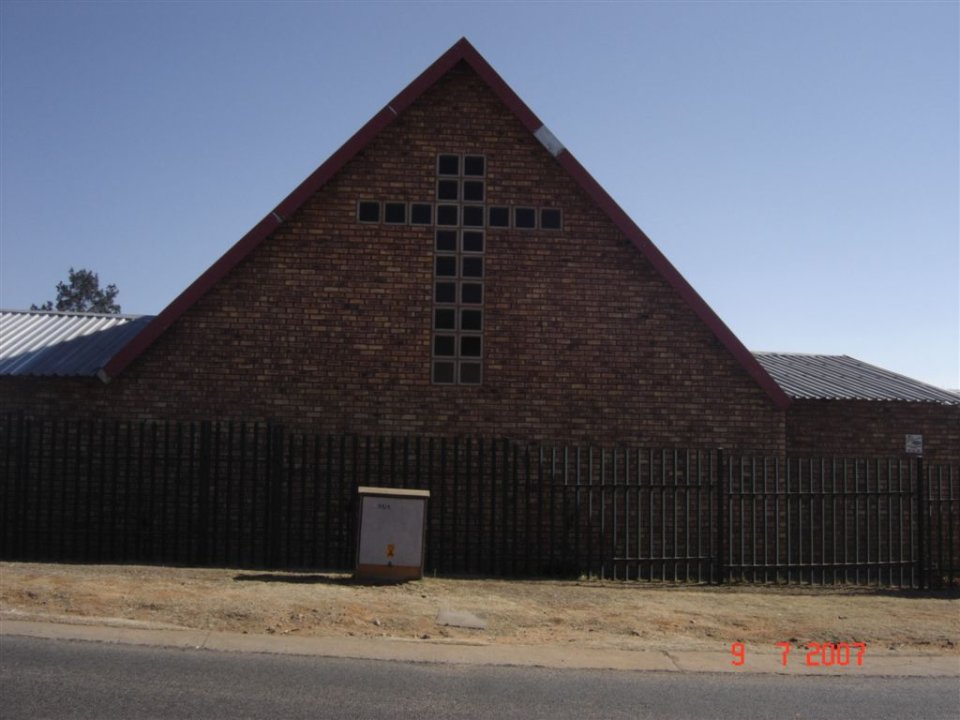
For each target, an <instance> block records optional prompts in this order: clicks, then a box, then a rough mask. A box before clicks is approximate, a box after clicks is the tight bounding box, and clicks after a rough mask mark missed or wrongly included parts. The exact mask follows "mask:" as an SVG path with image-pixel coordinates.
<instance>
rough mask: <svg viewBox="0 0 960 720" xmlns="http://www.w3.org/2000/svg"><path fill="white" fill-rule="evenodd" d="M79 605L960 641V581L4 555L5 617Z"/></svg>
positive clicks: (526, 626)
mask: <svg viewBox="0 0 960 720" xmlns="http://www.w3.org/2000/svg"><path fill="white" fill-rule="evenodd" d="M440 610H456V611H466V612H470V613H474V614H475V615H477V616H479V617H481V618H483V619H484V620H486V622H487V627H486V629H484V630H471V629H466V628H457V627H446V626H440V625H438V624H437V622H436V620H437V613H438V612H439V611H440ZM78 616H80V617H98V618H123V619H127V620H137V621H146V622H151V623H164V624H169V625H176V626H180V627H188V628H197V629H209V630H224V631H232V632H242V633H260V634H262V633H276V634H283V633H297V634H300V635H307V636H358V637H395V638H407V639H412V638H419V639H423V640H432V641H438V640H443V639H446V640H448V641H455V642H477V643H502V644H522V645H536V644H545V643H549V644H554V645H557V644H566V643H575V644H577V645H580V646H585V647H595V648H604V647H606V648H617V649H623V650H649V649H661V650H668V651H669V650H671V649H675V650H681V649H683V650H706V649H709V650H723V651H729V648H730V644H731V643H733V642H743V643H745V644H747V645H748V646H753V647H756V648H758V649H759V648H761V647H766V648H769V649H770V650H771V651H772V650H774V649H775V648H774V647H773V645H774V643H776V642H781V641H788V642H790V643H791V644H793V645H795V646H797V647H803V646H805V645H806V643H807V642H865V643H867V646H868V648H869V651H870V652H871V654H873V653H883V654H890V653H904V654H941V655H944V654H947V655H960V596H958V594H957V593H956V592H954V593H952V594H949V595H946V594H937V593H926V594H923V593H919V592H915V591H891V590H864V589H845V588H840V589H838V588H795V587H791V588H784V587H752V586H724V587H702V586H701V587H691V586H654V585H646V584H636V583H614V582H601V581H590V580H583V581H507V580H486V579H483V580H462V579H436V578H426V579H424V580H420V581H416V582H409V583H405V584H402V585H386V586H371V585H361V584H357V583H354V582H353V581H352V580H351V578H350V576H349V575H340V574H307V573H280V572H258V571H250V570H229V569H196V568H173V567H144V566H129V565H128V566H110V565H105V566H90V565H54V564H34V563H10V562H5V563H0V621H2V620H3V619H4V618H8V619H12V618H17V619H36V618H40V619H47V620H53V621H61V622H63V621H71V620H75V619H76V618H77V617H78Z"/></svg>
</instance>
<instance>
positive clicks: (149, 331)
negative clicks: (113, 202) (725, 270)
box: [100, 38, 790, 409]
mask: <svg viewBox="0 0 960 720" xmlns="http://www.w3.org/2000/svg"><path fill="white" fill-rule="evenodd" d="M461 61H463V62H466V63H467V64H468V65H469V66H470V67H471V69H472V70H473V71H474V72H475V73H476V74H477V75H478V76H479V77H480V78H481V79H482V80H483V81H484V82H485V83H486V84H487V85H488V86H489V87H490V89H491V90H493V92H494V93H496V95H497V97H499V98H500V100H501V102H503V104H504V105H506V106H507V108H509V110H510V111H511V112H512V113H513V114H514V115H515V116H516V117H517V119H518V120H520V122H521V123H522V124H523V126H524V127H526V128H527V130H529V131H530V133H531V134H536V133H537V132H538V131H540V130H541V129H543V128H544V125H543V123H542V122H541V121H540V119H539V118H538V117H537V116H536V115H535V114H534V113H533V111H532V110H530V108H529V107H527V105H526V104H525V103H524V102H523V100H521V99H520V97H519V96H518V95H517V94H516V93H515V92H514V91H513V90H512V89H511V88H510V86H509V85H507V83H506V82H504V80H503V78H502V77H500V75H499V74H497V71H496V70H494V69H493V68H492V67H491V66H490V64H489V63H488V62H487V61H486V60H485V59H484V58H483V57H482V56H481V55H480V53H479V52H477V50H476V48H474V47H473V45H471V44H470V43H469V42H468V41H467V39H466V38H461V39H460V40H459V41H458V42H457V43H456V44H455V45H454V46H453V47H451V48H450V49H449V50H447V52H445V53H444V54H443V55H442V56H440V58H439V59H437V61H436V62H434V63H433V64H432V65H431V66H430V67H428V68H427V69H426V70H425V71H424V72H423V73H421V74H420V76H419V77H417V78H416V79H415V80H414V81H413V82H412V83H410V84H409V85H408V86H407V87H406V88H404V90H403V91H402V92H400V94H399V95H397V96H396V97H395V98H393V100H391V101H390V102H389V103H388V104H387V106H386V107H385V108H383V109H382V110H381V111H380V112H378V113H377V114H376V115H374V116H373V118H371V119H370V120H369V121H368V122H367V124H366V125H364V126H363V127H362V128H360V130H359V131H357V133H356V134H355V135H354V136H353V137H351V138H350V139H349V140H348V141H347V142H346V143H345V144H344V145H343V146H342V147H341V148H340V149H339V150H337V151H336V152H335V153H334V154H333V155H331V156H330V157H329V158H328V159H327V161H326V162H325V163H323V165H321V166H320V167H319V168H317V169H316V170H315V171H314V172H313V174H311V175H310V176H309V177H308V178H307V179H306V180H304V181H303V182H302V183H301V184H300V185H299V186H298V187H297V188H296V189H295V190H294V191H293V192H292V193H290V194H289V195H288V196H287V197H286V198H285V199H284V200H283V202H281V203H280V204H279V205H278V206H277V207H276V209H275V210H273V211H272V212H271V213H270V214H269V215H267V216H266V217H265V218H264V219H263V220H261V221H260V222H259V223H257V225H256V226H254V228H253V229H252V230H250V232H248V233H247V234H246V235H244V236H243V237H242V238H241V239H240V241H239V242H237V243H236V244H235V245H234V246H233V247H231V248H230V249H229V250H228V251H227V252H226V253H225V254H224V255H223V256H222V257H221V258H220V259H219V260H217V262H215V263H214V264H213V265H211V266H210V268H209V269H207V271H206V272H205V273H203V274H202V275H201V276H200V277H199V278H197V279H196V280H195V281H194V282H193V283H192V284H191V285H190V286H189V287H188V288H187V289H186V290H184V291H183V292H182V293H180V295H179V296H178V297H177V298H176V299H175V300H174V301H173V302H172V303H170V304H169V305H168V306H167V307H166V308H165V309H164V310H163V311H162V312H161V313H160V314H159V315H157V316H156V317H155V318H154V319H153V321H152V322H151V323H150V324H149V325H147V326H146V327H145V328H144V329H143V330H142V331H141V332H140V333H139V334H138V335H137V336H136V337H135V338H133V340H131V341H130V343H128V344H127V345H126V346H125V347H123V349H121V350H120V351H119V352H118V353H117V354H116V355H114V356H113V357H112V358H111V359H110V361H109V362H108V363H107V364H106V365H105V366H104V368H103V369H102V370H101V371H100V378H101V379H102V380H103V381H104V382H109V381H110V380H111V379H112V378H114V377H116V376H117V375H119V374H120V373H121V372H123V370H124V369H125V368H126V367H127V366H128V365H130V363H132V362H133V361H134V360H136V359H137V358H138V357H139V356H140V355H141V354H142V353H143V352H144V351H146V349H147V348H148V347H150V346H151V345H152V344H153V343H154V342H155V341H156V339H157V338H158V337H159V336H160V335H161V334H162V333H163V332H164V330H166V329H167V328H168V327H169V326H170V325H171V324H173V322H174V321H175V320H177V318H179V317H180V316H181V315H183V313H185V312H186V311H187V310H188V309H189V308H190V307H192V306H193V304H194V303H196V302H197V301H198V300H199V299H200V298H201V297H203V296H204V295H205V294H206V293H207V292H208V291H209V290H210V288H212V287H213V286H214V285H215V284H216V283H217V282H218V281H219V280H220V279H221V278H223V277H224V276H225V275H226V274H227V273H229V272H230V271H231V270H232V269H233V268H234V267H236V266H237V265H238V264H239V263H240V262H241V261H242V260H243V259H244V258H245V257H247V255H249V254H250V253H251V252H253V250H254V249H255V248H256V247H257V246H258V245H260V243H262V242H263V241H264V240H266V239H267V238H268V237H269V236H270V234H271V233H272V232H273V231H274V230H276V229H277V228H278V227H279V226H280V225H281V224H282V222H283V220H284V219H285V218H288V217H290V216H291V215H292V214H293V213H294V212H296V211H297V209H299V208H300V206H301V205H303V203H305V202H306V201H307V199H308V198H310V197H311V196H312V195H313V194H314V193H316V192H317V191H318V190H319V189H320V188H322V187H323V186H324V185H325V184H326V183H327V182H329V180H330V179H331V178H333V176H334V175H336V174H337V173H338V172H339V171H340V170H341V169H342V168H343V167H344V166H345V165H346V164H347V163H348V162H349V161H350V160H351V159H353V157H354V156H356V155H357V153H359V152H360V151H361V150H363V149H364V148H365V147H366V146H367V144H368V143H370V142H371V141H372V140H373V139H374V138H375V137H376V136H377V135H378V134H379V133H380V132H381V131H382V130H383V129H384V128H386V127H387V126H388V125H390V123H392V122H393V121H394V120H395V119H396V118H397V116H398V115H400V114H401V113H402V112H403V111H404V110H406V109H407V108H408V107H409V106H410V105H411V104H412V103H413V102H415V101H416V100H417V98H419V97H420V96H421V95H422V94H423V93H424V92H426V91H427V90H428V89H429V88H430V87H431V86H433V84H434V83H436V82H437V81H438V80H439V79H440V78H441V77H443V76H444V75H445V74H446V73H447V72H449V71H450V70H451V69H452V68H453V67H454V66H455V65H456V64H457V63H458V62H461ZM555 158H556V160H557V162H558V163H559V164H560V166H561V167H563V168H564V169H565V170H566V171H567V172H568V173H569V174H570V176H571V177H572V178H573V179H574V180H575V181H576V182H577V184H578V185H579V186H580V187H581V188H582V189H583V191H584V192H585V193H586V194H587V196H588V197H590V199H591V200H593V202H594V203H596V204H597V206H598V207H600V209H601V210H603V211H604V212H605V213H606V214H607V216H608V217H609V218H610V219H611V221H612V222H613V223H614V224H615V225H616V226H617V228H618V229H619V230H620V232H622V233H623V234H624V235H625V236H626V237H628V238H629V239H630V241H631V242H632V243H633V244H634V246H636V248H637V249H638V250H639V251H640V252H641V253H642V254H643V256H644V257H645V258H646V259H647V260H648V261H649V262H650V264H651V265H653V267H654V268H655V269H656V270H657V272H659V273H660V275H661V276H662V277H663V278H664V279H665V280H666V281H667V282H668V283H669V284H670V285H671V286H672V287H673V288H674V289H675V290H676V291H677V292H678V293H679V294H680V297H681V298H683V300H684V301H685V302H686V303H687V304H688V305H689V306H690V308H691V309H692V310H693V311H694V312H695V313H696V314H697V316H698V317H699V318H700V319H701V320H702V321H703V322H704V323H705V324H706V325H707V327H708V328H710V330H711V331H712V332H713V334H714V335H716V337H717V338H718V339H719V340H720V342H721V343H722V344H723V345H724V347H726V348H727V350H729V351H730V352H731V353H732V354H733V356H734V357H735V358H736V359H737V360H738V361H739V363H740V364H741V365H742V366H743V368H744V369H745V370H746V371H747V373H748V374H749V375H750V376H751V377H752V378H753V379H754V380H755V381H756V382H757V383H758V384H759V385H760V387H762V388H763V389H764V390H765V391H766V393H767V394H768V395H769V396H770V398H771V400H773V402H774V404H775V405H776V406H777V407H779V408H781V409H782V408H786V407H787V406H788V405H789V404H790V398H789V397H788V396H787V395H786V394H785V393H784V392H783V390H782V389H781V388H780V386H779V385H777V384H776V382H774V380H773V378H772V377H770V375H769V374H768V373H767V371H766V370H764V369H763V367H762V366H761V365H760V363H759V362H757V360H756V358H754V356H753V355H752V354H751V353H750V351H749V350H747V349H746V348H745V347H744V346H743V343H741V342H740V341H739V340H738V339H737V337H736V336H735V335H734V334H733V332H731V330H730V328H728V327H727V326H726V325H725V324H724V322H723V321H722V320H721V319H720V318H719V317H718V316H717V314H716V313H715V312H713V310H712V309H711V308H710V306H709V305H707V303H706V302H704V300H703V298H701V297H700V295H699V294H697V292H696V291H695V290H694V289H693V287H692V286H691V285H690V283H688V282H687V281H686V280H685V279H684V278H683V276H682V275H681V274H680V273H679V272H678V271H677V269H676V268H675V267H674V266H673V265H672V264H671V263H670V261H669V260H667V258H666V257H665V256H664V255H663V253H661V252H660V251H659V250H658V249H657V247H656V246H655V245H654V244H653V242H652V241H651V240H650V238H648V237H647V235H646V233H644V232H643V230H641V229H640V228H639V227H638V226H637V225H636V224H635V223H634V222H633V221H632V220H631V219H630V218H629V217H628V216H627V214H626V213H625V212H624V211H623V209H622V208H621V207H620V206H619V205H617V203H616V202H615V201H614V200H613V198H611V197H610V196H609V195H608V194H607V192H606V191H605V190H604V189H603V188H602V187H600V184H599V183H598V182H597V181H596V180H594V179H593V177H592V176H591V175H590V173H588V172H587V171H586V169H584V167H583V166H582V165H581V164H580V163H579V162H578V161H577V159H576V158H575V157H574V156H573V155H572V154H571V153H570V152H569V151H568V150H566V149H565V148H561V149H560V150H559V152H557V153H556V155H555Z"/></svg>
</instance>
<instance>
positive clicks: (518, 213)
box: [0, 40, 960, 459]
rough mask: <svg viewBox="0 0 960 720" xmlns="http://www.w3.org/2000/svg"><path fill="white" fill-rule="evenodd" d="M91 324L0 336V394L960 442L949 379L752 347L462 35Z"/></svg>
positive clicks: (818, 445)
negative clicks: (67, 336) (206, 259)
mask: <svg viewBox="0 0 960 720" xmlns="http://www.w3.org/2000/svg"><path fill="white" fill-rule="evenodd" d="M36 317H39V316H36ZM10 322H12V320H10V321H8V325H7V332H11V330H10V328H12V325H10V324H9V323H10ZM124 328H126V330H124ZM95 336H96V337H97V338H98V339H97V340H96V341H95V342H94V345H93V346H92V349H91V347H82V346H81V345H80V344H78V341H77V340H73V341H70V342H67V343H66V344H63V345H61V346H60V347H59V348H58V349H56V353H57V357H58V358H60V360H62V359H63V358H65V357H67V358H68V359H67V360H66V361H64V363H61V364H60V365H57V363H56V362H54V361H53V360H52V359H51V355H50V353H49V352H47V354H46V355H45V356H44V359H43V361H42V362H40V366H43V367H40V366H38V365H37V364H36V363H35V364H34V366H33V371H31V369H30V364H29V362H27V363H26V364H24V363H19V364H18V362H17V358H20V360H23V359H24V358H28V359H29V357H30V356H29V353H21V354H18V353H17V352H15V351H9V352H7V353H6V357H5V359H4V360H3V362H5V363H6V365H3V364H0V411H4V412H6V411H26V412H29V413H35V414H37V415H61V416H93V417H117V418H124V419H187V420H189V419H243V420H261V421H265V420H271V421H279V422H282V423H284V424H286V425H289V426H292V427H303V428H310V429H315V430H318V431H322V432H338V433H339V432H348V433H358V434H387V435H411V434H418V435H419V434H423V435H488V436H498V437H510V438H516V439H523V440H545V439H549V440H556V441H562V442H575V443H598V444H614V443H629V444H631V445H646V446H667V447H689V448H700V447H703V448H706V447H725V448H731V449H733V448H735V449H742V450H749V451H756V452H764V453H776V454H785V453H790V452H803V453H817V452H823V453H851V454H852V453H883V454H890V455H899V454H902V453H903V452H904V438H905V435H908V434H911V435H916V434H918V435H923V438H924V440H923V442H924V452H925V453H926V454H928V456H930V457H933V458H939V459H960V450H958V448H960V397H957V396H955V395H952V394H951V393H948V392H945V391H941V390H938V389H936V388H931V387H930V386H925V385H923V384H922V383H916V382H915V381H907V380H906V379H904V378H899V376H896V375H894V374H892V373H887V372H886V371H882V370H879V369H877V368H871V366H867V365H865V364H863V363H857V361H851V362H849V363H848V362H846V361H843V360H840V359H838V358H833V359H830V358H826V359H823V360H822V361H818V360H816V358H817V357H821V356H775V355H764V354H758V355H754V354H753V353H751V352H750V351H748V350H747V349H746V348H745V347H744V346H743V344H742V343H741V342H740V341H739V340H738V339H737V338H736V337H735V336H734V335H733V333H732V332H731V331H730V330H729V329H728V328H727V326H726V325H724V323H723V322H722V321H721V320H720V319H719V318H718V317H717V315H716V314H715V313H714V312H713V311H712V310H711V309H710V307H709V306H708V305H707V304H706V303H705V302H704V300H703V299H702V298H701V297H700V296H699V295H698V294H697V293H696V291H695V290H694V289H693V288H692V287H691V286H690V285H689V284H688V283H687V282H686V281H685V280H684V278H683V277H682V276H681V275H680V274H679V273H678V272H677V270H676V269H675V268H674V267H673V266H672V265H671V264H670V262H669V261H668V260H667V259H666V258H665V257H664V256H663V254H662V253H661V252H660V251H659V250H658V249H657V248H656V247H655V246H654V244H653V243H652V242H651V240H650V239H649V238H648V237H647V236H646V235H645V234H644V233H643V231H641V230H640V228H639V227H637V225H636V224H634V222H633V221H632V220H631V219H630V218H629V217H627V215H626V214H625V213H624V212H623V210H621V209H620V207H618V206H617V204H616V203H615V202H614V201H613V200H612V199H611V198H610V196H609V195H607V193H606V192H605V191H604V190H603V189H602V188H601V187H600V186H599V185H598V184H597V182H596V181H595V180H594V179H593V178H592V177H591V176H590V174H589V173H588V172H587V171H586V170H585V169H584V168H583V167H582V166H581V165H580V164H579V163H578V162H577V160H576V159H575V158H574V157H573V156H572V155H571V154H570V152H569V151H567V150H566V149H565V148H564V147H563V146H562V144H560V142H559V141H558V140H557V139H556V138H555V137H554V136H553V135H552V134H551V133H550V131H549V130H548V129H547V127H546V126H545V125H544V124H543V123H542V122H541V121H540V120H539V118H537V116H536V115H535V114H534V113H533V112H532V111H531V110H530V109H529V108H528V107H527V106H526V105H525V104H524V103H523V101H521V100H520V98H519V97H518V96H517V95H516V94H515V93H514V92H513V91H512V90H511V89H510V88H509V87H508V86H507V84H506V83H505V82H504V81H503V79H501V78H500V76H499V75H498V74H497V73H496V72H495V71H494V70H493V69H492V68H491V67H490V65H489V64H488V63H487V62H486V61H485V60H484V59H483V58H482V57H481V56H480V55H479V54H478V52H477V51H476V50H475V49H474V48H473V47H472V46H471V45H470V44H469V43H468V42H467V41H466V40H460V41H459V42H458V43H456V44H455V45H454V46H453V47H452V48H451V49H450V50H449V51H447V52H446V53H445V54H444V55H443V56H442V57H440V58H439V59H438V60H437V61H436V62H435V63H434V64H433V65H431V66H430V67H429V68H428V69H427V70H426V71H424V72H423V73H422V74H421V75H420V76H419V77H418V78H417V79H416V80H414V81H413V82H412V83H411V84H410V85H409V86H408V87H407V88H406V89H404V90H403V91H402V92H401V93H400V94H399V95H397V96H396V97H395V98H393V99H392V100H391V101H390V102H389V103H388V104H387V105H386V107H384V108H383V110H381V111H380V112H379V113H378V114H377V115H376V116H374V117H373V118H372V119H371V120H370V121H369V122H368V123H367V124H366V125H364V126H363V127H362V128H361V129H360V130H359V131H358V132H357V133H356V134H355V135H354V136H353V137H352V138H351V139H350V140H349V141H348V142H347V143H346V144H345V145H344V146H343V147H341V148H340V149H339V150H338V151H337V152H336V153H334V154H333V155H332V156H331V157H330V159H329V160H327V161H326V162H325V163H324V164H323V165H322V166H321V167H320V168H318V169H317V170H316V171H315V172H314V173H313V174H312V175H311V176H310V177H308V178H307V179H306V180H305V181H304V182H303V183H302V184H301V185H300V186H299V187H297V188H296V189H295V190H294V191H293V192H292V193H291V194H290V195H289V196H288V197H287V198H286V199H285V200H284V201H283V202H282V203H280V204H279V205H278V206H277V207H276V208H275V209H273V210H272V211H270V212H269V213H267V214H266V216H265V217H264V218H263V220H262V221H261V222H260V223H259V224H257V225H256V227H254V228H253V229H252V230H251V231H250V232H249V233H248V234H247V235H245V236H244V237H243V238H241V239H240V241H239V242H238V243H237V244H236V245H234V246H233V247H232V248H230V249H229V250H228V251H227V252H226V253H225V254H224V255H223V257H221V258H220V259H219V260H218V261H217V262H216V263H215V264H214V265H213V266H212V267H210V268H209V269H208V270H207V271H206V272H204V273H203V274H202V275H201V276H200V277H199V278H198V279H197V280H196V281H195V282H194V283H193V284H192V285H191V286H190V287H188V288H187V289H186V290H185V291H184V292H183V293H182V294H181V295H180V296H179V297H177V298H176V299H175V300H174V301H173V302H172V303H171V304H170V305H169V306H168V307H167V308H166V309H165V310H163V311H162V312H161V313H160V314H159V315H157V316H156V317H153V318H140V319H136V320H134V319H130V318H120V319H116V321H115V322H114V324H113V325H112V326H111V327H109V328H105V329H103V330H101V331H99V332H98V333H96V334H95ZM71 342H72V343H73V345H72V346H71V344H70V343H71ZM71 348H72V350H74V351H76V352H73V354H72V355H71ZM45 350H51V348H45ZM90 352H92V353H93V355H91V354H90ZM69 357H72V358H73V361H72V362H73V364H71V361H70V360H69ZM11 358H12V360H11ZM81 358H82V359H83V360H84V361H85V362H86V364H82V363H81V364H82V365H83V367H82V371H81V370H79V369H78V368H79V365H78V364H77V363H78V362H79V360H80V359H81ZM91 358H92V359H93V362H92V364H91ZM34 360H36V356H34ZM846 360H850V359H849V358H847V359H846ZM58 362H59V361H58ZM38 368H39V369H38ZM897 378H899V380H898V379H897Z"/></svg>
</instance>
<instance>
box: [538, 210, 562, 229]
mask: <svg viewBox="0 0 960 720" xmlns="http://www.w3.org/2000/svg"><path fill="white" fill-rule="evenodd" d="M540 227H541V228H542V229H544V230H559V229H560V227H561V219H560V211H559V210H555V209H553V208H544V209H543V210H541V211H540Z"/></svg>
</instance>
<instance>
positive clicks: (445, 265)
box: [437, 255, 457, 277]
mask: <svg viewBox="0 0 960 720" xmlns="http://www.w3.org/2000/svg"><path fill="white" fill-rule="evenodd" d="M456 274H457V258H456V257H455V256H453V255H440V256H439V257H438V258H437V275H438V276H439V277H454V276H456Z"/></svg>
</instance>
